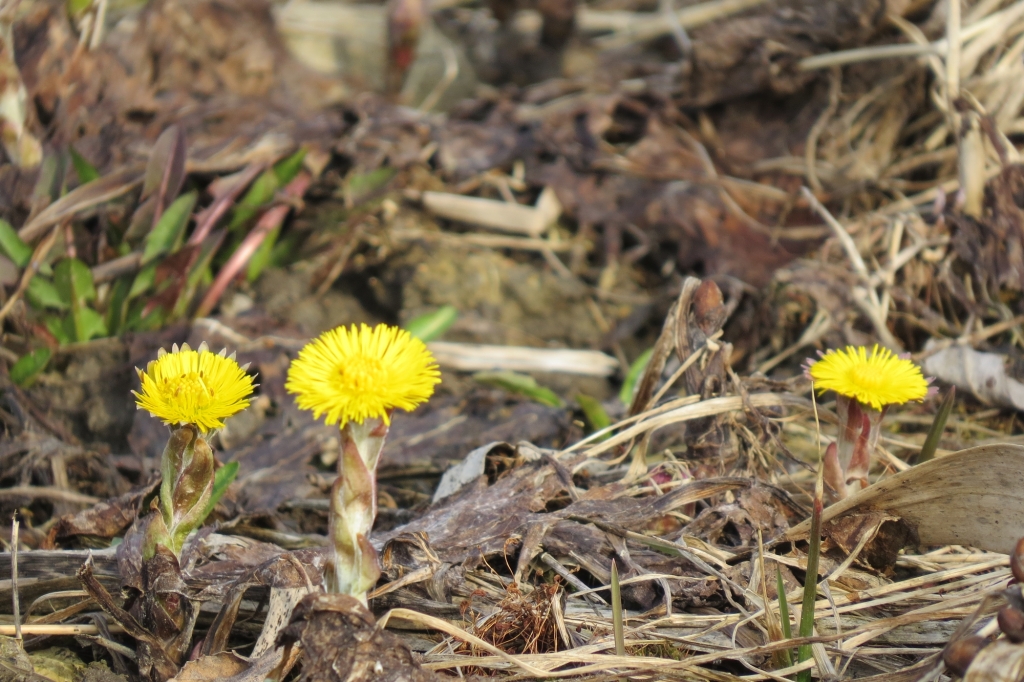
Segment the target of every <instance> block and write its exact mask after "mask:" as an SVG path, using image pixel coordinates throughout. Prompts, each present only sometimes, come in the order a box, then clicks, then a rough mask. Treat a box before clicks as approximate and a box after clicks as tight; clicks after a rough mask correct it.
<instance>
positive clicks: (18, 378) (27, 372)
mask: <svg viewBox="0 0 1024 682" xmlns="http://www.w3.org/2000/svg"><path fill="white" fill-rule="evenodd" d="M50 355H51V353H50V349H49V348H37V349H36V350H34V351H32V352H31V353H27V354H25V355H23V356H21V357H20V358H19V359H18V361H17V362H16V363H14V366H13V367H11V381H13V382H14V383H15V384H17V385H18V386H21V387H22V388H28V387H29V386H31V385H32V382H34V381H35V379H36V377H37V376H39V373H40V372H42V371H43V370H44V369H45V368H46V363H47V362H49V361H50Z"/></svg>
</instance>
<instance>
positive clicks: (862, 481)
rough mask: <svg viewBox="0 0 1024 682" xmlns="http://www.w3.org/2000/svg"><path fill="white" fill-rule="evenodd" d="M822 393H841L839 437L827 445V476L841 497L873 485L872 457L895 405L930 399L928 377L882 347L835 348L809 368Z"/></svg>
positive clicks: (837, 409)
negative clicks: (886, 416)
mask: <svg viewBox="0 0 1024 682" xmlns="http://www.w3.org/2000/svg"><path fill="white" fill-rule="evenodd" d="M807 375H808V376H809V377H810V378H811V380H812V381H814V387H815V388H817V389H818V390H819V391H821V392H825V391H829V390H831V391H835V392H836V415H837V416H838V417H839V438H838V439H837V440H836V441H835V442H834V443H830V444H829V446H828V447H827V448H826V449H825V455H824V458H823V459H824V462H823V465H824V478H825V482H826V483H827V484H828V486H829V488H830V489H831V491H832V494H833V496H834V498H835V499H843V498H845V497H848V496H850V495H852V494H854V493H856V492H857V491H858V490H861V489H862V488H865V487H867V485H868V483H869V481H868V473H869V470H870V468H871V455H872V453H874V451H875V448H876V446H877V445H878V439H879V436H880V435H881V426H882V419H883V418H884V417H885V413H886V411H888V409H889V406H890V405H898V404H901V403H905V402H908V401H911V400H924V399H925V397H927V395H928V380H927V379H925V378H924V376H923V375H922V374H921V369H920V368H919V367H918V366H917V365H915V364H914V363H913V362H911V361H910V360H907V359H904V358H901V357H899V356H898V355H895V354H894V353H893V352H892V351H891V350H889V349H888V348H881V347H879V346H878V345H876V346H875V347H874V348H872V349H871V353H870V354H868V350H867V348H864V347H863V346H861V347H853V346H847V347H846V349H845V350H831V351H829V352H828V353H825V354H824V355H822V356H821V358H820V359H819V360H817V361H816V362H814V363H813V364H811V365H810V366H809V367H807Z"/></svg>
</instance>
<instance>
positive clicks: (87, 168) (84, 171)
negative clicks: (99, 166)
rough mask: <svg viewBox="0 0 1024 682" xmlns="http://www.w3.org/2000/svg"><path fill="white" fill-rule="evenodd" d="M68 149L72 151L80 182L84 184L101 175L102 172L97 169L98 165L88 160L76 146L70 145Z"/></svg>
mask: <svg viewBox="0 0 1024 682" xmlns="http://www.w3.org/2000/svg"><path fill="white" fill-rule="evenodd" d="M68 150H69V151H70V152H71V163H72V165H74V167H75V173H76V174H77V175H78V183H79V184H80V185H84V184H85V183H87V182H90V181H92V180H96V179H97V178H99V177H100V172H99V171H98V170H96V167H95V166H93V165H92V164H91V163H89V162H88V160H86V158H85V157H84V156H82V155H81V154H79V153H78V152H77V151H75V148H74V147H69V148H68Z"/></svg>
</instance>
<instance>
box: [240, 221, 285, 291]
mask: <svg viewBox="0 0 1024 682" xmlns="http://www.w3.org/2000/svg"><path fill="white" fill-rule="evenodd" d="M280 234H281V228H280V227H275V228H274V229H273V230H271V231H270V232H269V233H267V236H266V237H264V238H263V241H262V242H261V243H260V245H259V247H258V248H257V249H256V253H254V254H252V257H251V258H250V259H249V266H248V268H247V269H246V271H245V278H246V279H247V280H248V281H250V282H255V281H256V278H257V277H259V276H260V273H261V272H263V269H264V268H265V267H267V265H268V264H269V263H270V256H271V254H273V253H274V246H275V245H276V244H277V238H278V236H279V235H280Z"/></svg>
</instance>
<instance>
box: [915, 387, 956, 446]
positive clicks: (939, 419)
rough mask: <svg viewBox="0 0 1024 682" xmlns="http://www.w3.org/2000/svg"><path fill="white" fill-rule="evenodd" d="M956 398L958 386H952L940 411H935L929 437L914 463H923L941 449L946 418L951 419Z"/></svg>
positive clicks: (940, 406)
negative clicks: (940, 443) (940, 442)
mask: <svg viewBox="0 0 1024 682" xmlns="http://www.w3.org/2000/svg"><path fill="white" fill-rule="evenodd" d="M955 399H956V386H950V387H949V390H948V391H946V395H945V397H943V398H942V403H941V404H940V405H939V411H938V412H936V413H935V419H934V420H933V421H932V427H931V428H930V429H929V430H928V437H927V438H925V439H924V445H922V446H921V452H920V453H918V455H917V460H916V461H915V462H914V464H922V463H924V462H927V461H928V460H930V459H932V458H933V457H935V451H936V450H938V449H939V441H940V440H942V432H943V431H945V430H946V420H948V419H949V413H950V412H952V411H953V401H954V400H955Z"/></svg>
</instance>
